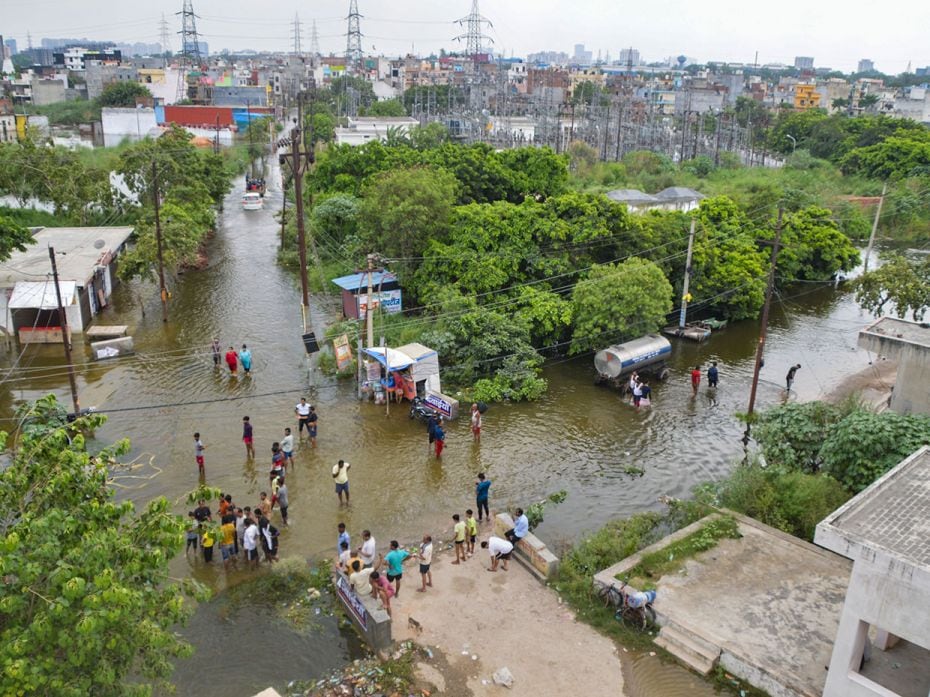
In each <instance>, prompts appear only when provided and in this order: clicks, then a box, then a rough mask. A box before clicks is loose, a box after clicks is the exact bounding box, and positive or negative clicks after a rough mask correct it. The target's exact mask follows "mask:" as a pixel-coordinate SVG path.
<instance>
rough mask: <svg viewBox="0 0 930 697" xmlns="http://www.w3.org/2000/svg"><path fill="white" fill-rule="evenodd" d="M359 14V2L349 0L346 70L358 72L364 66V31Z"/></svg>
mask: <svg viewBox="0 0 930 697" xmlns="http://www.w3.org/2000/svg"><path fill="white" fill-rule="evenodd" d="M361 18H362V16H361V15H360V14H359V13H358V0H349V17H348V20H349V29H348V32H347V33H346V70H347V71H348V70H349V69H350V68H352V69H353V70H358V68H359V67H361V64H362V30H361V26H360V25H359V20H360V19H361Z"/></svg>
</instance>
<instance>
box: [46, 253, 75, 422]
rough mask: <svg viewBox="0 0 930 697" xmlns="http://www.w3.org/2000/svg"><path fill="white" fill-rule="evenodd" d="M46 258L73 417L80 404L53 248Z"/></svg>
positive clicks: (66, 317)
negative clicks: (50, 269) (62, 346)
mask: <svg viewBox="0 0 930 697" xmlns="http://www.w3.org/2000/svg"><path fill="white" fill-rule="evenodd" d="M48 256H49V259H51V261H52V280H53V281H54V282H55V297H56V298H57V299H58V323H59V324H60V325H61V340H62V344H63V345H64V347H65V363H67V364H68V383H69V384H70V385H71V402H72V404H74V415H75V416H79V415H80V413H81V404H80V402H79V401H78V389H77V379H76V378H75V376H74V363H72V362H71V333H70V332H69V331H68V315H67V313H66V312H65V306H64V304H63V303H62V302H61V286H60V285H58V264H57V263H56V262H55V248H54V247H49V248H48Z"/></svg>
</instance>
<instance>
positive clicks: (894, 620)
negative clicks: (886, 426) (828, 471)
mask: <svg viewBox="0 0 930 697" xmlns="http://www.w3.org/2000/svg"><path fill="white" fill-rule="evenodd" d="M814 542H816V543H817V544H819V545H820V546H822V547H826V548H827V549H829V550H831V551H833V552H836V553H837V554H841V555H843V556H844V557H848V558H849V559H852V561H853V569H852V575H851V576H850V579H849V588H848V589H847V591H846V601H845V603H844V605H843V614H842V616H841V617H840V625H839V629H838V630H837V633H836V640H835V642H834V644H833V656H832V658H831V660H830V667H829V672H828V674H827V682H826V686H825V687H824V692H823V695H824V697H873V696H878V697H895V696H896V695H903V694H907V695H924V694H930V448H927V447H923V448H921V449H920V450H918V451H917V452H916V453H914V454H913V455H911V456H910V457H908V458H907V459H905V460H904V461H903V462H901V464H899V465H897V466H896V467H895V468H894V469H892V470H891V471H890V472H888V473H886V474H885V475H884V476H883V477H881V478H880V479H879V480H878V481H876V482H875V483H874V484H872V485H871V486H870V487H869V488H867V489H866V490H865V491H863V492H861V493H860V494H858V495H857V496H855V497H854V498H853V499H852V500H850V501H848V502H847V503H846V504H845V505H844V506H842V507H841V508H839V509H838V510H837V511H835V512H834V513H833V514H832V515H830V516H829V517H828V518H826V519H825V520H824V521H823V522H821V523H820V524H819V525H818V526H817V532H816V534H815V536H814Z"/></svg>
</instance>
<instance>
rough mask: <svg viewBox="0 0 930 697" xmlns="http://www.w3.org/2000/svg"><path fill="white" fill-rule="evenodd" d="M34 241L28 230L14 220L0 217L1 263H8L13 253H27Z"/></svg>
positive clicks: (3, 216)
mask: <svg viewBox="0 0 930 697" xmlns="http://www.w3.org/2000/svg"><path fill="white" fill-rule="evenodd" d="M32 242H34V239H33V237H32V233H31V232H30V231H29V229H28V228H26V227H23V226H22V225H20V224H19V223H17V222H16V221H15V220H13V219H12V218H8V217H7V216H5V215H0V261H6V260H7V259H9V258H10V255H12V254H13V252H17V251H19V252H25V251H26V247H27V246H29V245H30V244H31V243H32Z"/></svg>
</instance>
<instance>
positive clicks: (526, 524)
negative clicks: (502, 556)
mask: <svg viewBox="0 0 930 697" xmlns="http://www.w3.org/2000/svg"><path fill="white" fill-rule="evenodd" d="M516 512H517V517H516V520H514V521H513V527H512V528H511V529H510V530H508V531H507V532H505V533H504V535H505V536H506V537H507V539H508V540H510V543H511V544H512V545H514V546H515V547H516V545H517V543H518V542H519V541H520V540H522V539H523V538H524V537H526V536H527V535H528V534H529V532H530V521H529V520H528V519H527V517H526V515H525V514H524V513H523V509H522V508H518V509H517V511H516Z"/></svg>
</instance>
